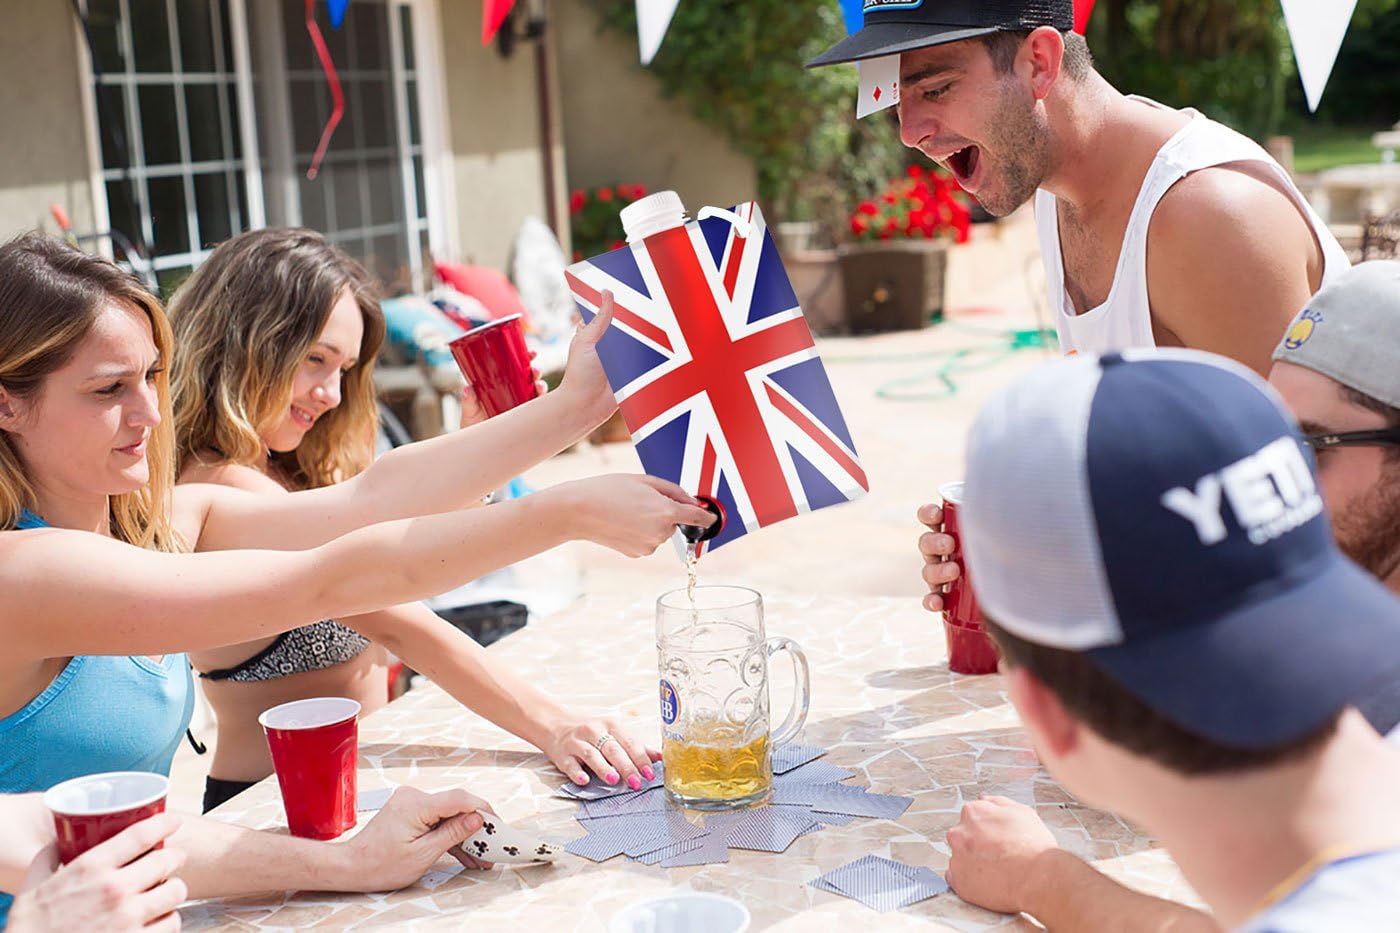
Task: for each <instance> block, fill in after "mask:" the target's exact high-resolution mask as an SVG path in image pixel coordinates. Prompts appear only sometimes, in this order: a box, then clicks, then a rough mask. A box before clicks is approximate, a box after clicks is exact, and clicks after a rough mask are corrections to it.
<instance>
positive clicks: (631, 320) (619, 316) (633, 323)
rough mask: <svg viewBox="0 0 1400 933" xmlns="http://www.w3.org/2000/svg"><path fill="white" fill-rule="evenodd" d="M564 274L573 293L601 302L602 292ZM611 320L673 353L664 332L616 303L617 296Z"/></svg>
mask: <svg viewBox="0 0 1400 933" xmlns="http://www.w3.org/2000/svg"><path fill="white" fill-rule="evenodd" d="M564 276H565V277H566V278H567V279H568V280H569V287H570V288H572V289H573V290H574V294H575V295H581V296H582V297H583V299H584V300H585V301H587V302H588V303H589V304H591V305H593V307H595V308H597V307H600V306H601V305H602V304H603V293H602V292H600V291H598V290H597V289H595V288H592V287H590V286H589V285H586V284H584V282H583V280H581V279H580V278H579V277H578V276H576V275H574V274H573V273H572V272H565V273H564ZM613 320H614V321H615V322H617V323H618V324H623V325H626V326H627V327H629V328H631V329H632V330H634V331H636V332H637V333H639V334H641V335H642V336H643V337H645V338H647V339H648V340H650V341H651V342H652V343H654V344H656V345H657V346H658V347H665V348H666V352H667V353H675V352H676V351H675V348H674V347H672V346H671V341H670V339H669V338H668V337H667V336H666V332H665V331H664V330H662V329H661V328H659V327H657V326H656V325H655V324H653V323H651V321H648V320H647V319H646V318H644V317H640V316H638V315H637V314H636V313H635V312H633V311H629V310H627V309H626V308H624V307H623V306H622V305H620V304H618V302H617V298H616V297H614V298H613Z"/></svg>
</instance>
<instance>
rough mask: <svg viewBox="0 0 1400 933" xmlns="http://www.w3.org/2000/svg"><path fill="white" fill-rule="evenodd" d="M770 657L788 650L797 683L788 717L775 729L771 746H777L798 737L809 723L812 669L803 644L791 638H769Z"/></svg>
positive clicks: (770, 742) (770, 658)
mask: <svg viewBox="0 0 1400 933" xmlns="http://www.w3.org/2000/svg"><path fill="white" fill-rule="evenodd" d="M767 647H768V659H769V660H770V661H771V660H772V659H773V655H775V654H777V653H778V652H780V651H786V652H787V653H788V657H790V658H792V672H793V676H794V679H795V681H796V683H795V684H794V685H793V686H794V692H793V697H792V708H791V709H790V710H788V714H787V718H785V719H784V720H783V724H782V725H781V726H779V727H778V728H777V729H775V730H773V733H772V738H771V739H770V741H769V747H770V748H772V747H776V746H778V745H782V744H783V743H785V742H791V741H792V740H793V739H794V738H796V737H797V733H799V732H801V731H802V727H803V726H804V725H806V724H807V708H808V706H809V705H810V702H811V698H812V682H811V671H810V670H809V668H808V666H807V655H806V653H805V652H803V650H802V646H801V645H799V644H798V643H797V642H795V641H793V640H792V639H790V638H770V639H768V646H767Z"/></svg>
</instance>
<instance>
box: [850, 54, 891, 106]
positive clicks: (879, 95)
mask: <svg viewBox="0 0 1400 933" xmlns="http://www.w3.org/2000/svg"><path fill="white" fill-rule="evenodd" d="M856 68H857V69H858V70H859V71H860V97H859V98H857V100H856V119H857V120H859V119H861V118H862V117H868V116H869V115H870V114H872V113H879V112H880V111H881V110H884V109H885V108H886V107H893V106H894V105H895V104H897V103H899V56H898V55H885V56H883V57H881V58H867V59H865V60H864V61H859V62H856Z"/></svg>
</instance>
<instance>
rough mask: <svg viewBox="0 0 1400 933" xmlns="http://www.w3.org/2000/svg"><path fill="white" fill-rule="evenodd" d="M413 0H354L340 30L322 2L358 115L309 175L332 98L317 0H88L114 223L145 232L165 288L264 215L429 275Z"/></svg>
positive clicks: (350, 107) (397, 270)
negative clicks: (317, 47) (316, 43)
mask: <svg viewBox="0 0 1400 933" xmlns="http://www.w3.org/2000/svg"><path fill="white" fill-rule="evenodd" d="M414 6H415V3H414V2H413V0H355V2H353V3H351V4H350V5H349V8H348V10H347V14H346V17H345V21H344V23H343V24H342V26H341V28H340V29H332V28H331V26H330V23H329V22H328V19H327V12H326V6H325V4H320V3H318V4H316V6H315V10H316V13H315V15H316V16H317V22H318V24H319V26H320V29H321V33H322V35H323V36H324V38H325V41H326V44H327V46H328V48H329V49H330V52H331V56H332V58H333V60H334V61H335V65H336V70H337V72H338V74H339V77H340V81H341V85H342V88H343V91H344V94H345V115H344V118H343V119H342V120H341V122H340V125H339V127H338V128H337V129H336V132H335V135H334V136H333V137H332V138H331V143H330V147H329V149H328V150H327V152H326V155H325V158H324V160H323V163H322V165H321V168H320V173H319V175H318V176H317V177H316V178H315V179H308V178H307V177H306V172H307V169H308V167H309V166H310V163H311V158H312V154H313V153H314V151H315V149H316V144H317V141H318V140H319V138H320V134H321V128H322V127H323V126H324V125H325V122H326V119H327V118H328V117H329V115H330V112H331V97H330V92H329V88H328V85H327V81H326V76H325V74H324V73H323V71H322V70H321V66H320V62H319V60H318V59H317V56H316V53H315V51H314V48H313V46H312V42H311V38H310V36H309V35H308V33H307V30H306V23H305V11H306V6H305V3H304V0H86V2H85V4H84V9H85V13H86V16H87V19H88V24H89V30H90V34H91V36H92V39H93V45H94V57H95V64H96V69H95V71H96V72H97V73H96V76H95V77H96V91H97V98H98V99H97V108H96V109H97V114H98V121H99V133H100V138H101V140H102V145H101V156H102V179H103V183H104V184H103V187H104V192H103V193H105V195H106V201H107V213H108V217H109V220H110V226H111V227H112V228H113V229H116V230H119V231H121V232H123V233H125V234H127V235H128V236H130V237H131V238H132V239H134V240H137V241H138V242H143V243H144V244H146V246H147V248H148V249H149V250H150V252H151V253H152V257H153V264H154V268H155V269H156V272H157V276H158V278H159V280H160V283H161V287H162V289H163V290H166V291H167V292H168V291H169V290H170V289H171V288H173V287H174V286H175V285H177V284H178V283H179V282H180V281H182V280H183V278H184V277H185V276H186V275H188V274H189V271H190V270H191V269H192V268H193V267H194V266H195V265H197V264H198V263H199V262H200V261H201V260H202V259H203V258H204V257H205V256H207V255H208V253H209V251H210V250H211V249H212V248H213V247H214V246H215V245H217V244H218V243H219V242H220V241H221V240H223V239H225V238H227V237H229V236H231V235H232V234H233V233H236V232H238V231H240V230H243V229H247V228H248V227H249V226H252V225H255V224H257V223H260V222H262V221H263V219H264V218H265V219H266V222H267V223H270V224H279V225H300V226H307V227H311V228H313V229H316V230H319V231H321V232H323V233H325V234H326V235H327V237H328V238H329V239H331V240H332V241H333V242H335V243H337V244H339V245H340V246H341V247H342V248H343V249H345V250H346V252H348V253H350V254H351V255H352V256H355V257H356V258H358V259H360V260H361V261H363V262H364V263H365V264H366V266H367V267H368V268H369V269H370V271H371V272H372V273H373V274H375V275H376V276H377V277H378V278H379V279H380V280H381V281H382V282H384V283H385V284H386V286H387V287H388V288H389V289H390V291H391V292H392V291H399V290H405V289H411V288H413V287H415V286H417V285H419V284H422V283H423V282H424V267H425V264H426V261H427V259H426V257H427V254H428V227H429V222H428V210H427V203H428V199H427V197H426V192H425V185H424V177H425V166H424V151H423V143H422V130H423V128H422V118H421V112H422V111H421V108H420V104H419V97H420V92H421V88H420V85H421V81H420V75H419V73H418V70H417V61H416V55H415V52H414V48H415V43H414V30H415V28H419V27H417V24H416V23H415V14H414ZM245 21H246V27H244V26H243V25H242V24H243V23H244V22H245ZM239 29H246V35H239V34H237V30H239ZM240 42H243V43H246V45H245V46H244V48H246V49H247V50H248V51H247V52H246V53H243V52H240V53H239V55H238V56H236V55H235V45H236V44H237V43H240ZM240 57H241V58H246V59H249V61H247V62H243V61H239V60H236V59H238V58H240ZM245 94H246V95H247V96H249V97H251V101H245V100H243V99H242V96H243V95H245ZM240 113H245V114H247V113H251V114H252V115H253V116H252V119H251V120H250V123H253V124H256V133H252V132H247V133H245V132H244V127H242V126H241V124H240ZM250 141H251V142H250ZM123 142H124V144H123ZM250 160H251V171H250V165H249V161H250ZM250 177H251V182H252V183H251V184H249V179H250ZM250 188H251V191H250ZM250 197H252V198H253V200H254V203H252V204H250V203H249V198H250Z"/></svg>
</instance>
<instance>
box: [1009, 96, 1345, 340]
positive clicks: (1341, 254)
mask: <svg viewBox="0 0 1400 933" xmlns="http://www.w3.org/2000/svg"><path fill="white" fill-rule="evenodd" d="M1132 99H1133V100H1139V101H1142V102H1144V103H1148V104H1152V105H1153V106H1161V105H1160V104H1156V103H1154V102H1153V101H1149V100H1146V99H1144V98H1141V97H1134V98H1132ZM1183 112H1184V113H1187V114H1189V115H1190V116H1191V121H1190V122H1189V123H1187V124H1186V125H1185V126H1183V127H1182V128H1181V129H1180V130H1178V131H1177V132H1176V135H1174V136H1173V137H1172V138H1171V139H1169V140H1167V142H1166V145H1164V146H1162V148H1161V149H1160V150H1159V151H1158V152H1157V157H1156V158H1155V159H1153V160H1152V165H1151V167H1150V168H1148V170H1147V175H1146V177H1145V178H1143V180H1142V189H1141V190H1140V191H1139V192H1138V197H1137V202H1136V203H1135V204H1134V205H1133V211H1132V214H1131V215H1130V216H1129V218H1128V229H1127V231H1126V232H1125V233H1124V234H1123V248H1122V252H1120V253H1119V256H1118V268H1117V269H1116V270H1115V271H1114V273H1113V285H1112V287H1111V288H1110V289H1109V293H1108V299H1107V300H1106V301H1105V302H1104V303H1103V304H1101V305H1099V306H1098V307H1097V308H1092V309H1090V310H1088V311H1085V312H1084V313H1083V314H1076V313H1075V311H1074V302H1073V301H1071V300H1070V297H1069V293H1068V292H1067V291H1066V290H1065V270H1064V258H1063V256H1062V254H1061V252H1060V228H1059V221H1058V217H1057V212H1056V204H1055V196H1054V195H1053V194H1050V193H1049V192H1048V191H1044V190H1041V191H1038V192H1036V197H1035V224H1036V231H1037V233H1038V234H1039V237H1040V251H1041V256H1042V259H1043V262H1044V264H1045V286H1046V294H1047V295H1048V296H1049V299H1050V314H1051V317H1052V318H1053V319H1054V322H1055V330H1056V331H1057V332H1058V333H1059V335H1060V349H1061V350H1063V351H1064V352H1065V353H1074V352H1079V353H1109V352H1113V351H1115V350H1123V349H1128V348H1131V347H1150V346H1154V343H1155V342H1154V341H1153V339H1152V315H1151V311H1150V308H1149V305H1148V300H1147V228H1148V224H1149V223H1150V222H1151V220H1152V214H1153V212H1154V211H1156V209H1157V203H1158V202H1159V201H1161V200H1162V196H1163V195H1165V194H1166V193H1167V191H1168V189H1170V188H1171V186H1172V185H1174V184H1176V183H1177V182H1178V181H1180V180H1181V179H1182V178H1184V177H1185V176H1187V175H1189V174H1190V173H1191V172H1196V171H1200V170H1201V169H1203V168H1210V167H1211V166H1214V165H1223V164H1226V163H1230V162H1261V163H1263V164H1264V165H1265V166H1267V170H1268V171H1269V172H1272V173H1273V175H1274V177H1276V178H1277V179H1278V180H1279V182H1280V183H1281V184H1282V186H1283V188H1284V190H1285V191H1287V192H1288V193H1289V195H1290V196H1291V197H1292V198H1293V201H1294V203H1295V204H1297V206H1298V208H1299V210H1301V211H1302V212H1303V214H1304V216H1306V217H1307V219H1308V223H1309V224H1311V225H1312V229H1313V233H1314V234H1315V235H1316V236H1317V241H1318V243H1320V244H1321V245H1322V260H1323V267H1322V281H1323V284H1326V283H1327V282H1329V281H1330V280H1331V279H1333V278H1334V277H1335V276H1337V275H1338V274H1339V273H1341V272H1344V271H1345V270H1346V269H1347V268H1348V267H1349V266H1350V265H1351V262H1350V260H1348V259H1347V255H1346V252H1345V251H1344V250H1343V249H1342V247H1341V245H1340V244H1339V243H1338V242H1337V238H1336V237H1334V236H1333V235H1332V231H1330V230H1328V229H1327V225H1326V224H1325V223H1323V221H1322V218H1320V217H1318V215H1317V213H1316V212H1315V211H1314V210H1313V209H1312V207H1311V206H1310V205H1309V204H1308V202H1307V200H1306V199H1305V198H1304V197H1303V195H1302V194H1301V193H1300V192H1299V191H1298V188H1297V186H1295V185H1294V184H1293V179H1291V178H1289V177H1288V173H1287V172H1285V171H1284V170H1283V167H1282V166H1280V165H1279V164H1278V163H1277V162H1275V161H1274V160H1273V158H1272V157H1271V156H1270V155H1269V154H1268V153H1267V152H1265V151H1264V148H1263V147H1262V146H1260V145H1259V144H1258V143H1256V142H1254V141H1253V140H1252V139H1250V138H1248V137H1247V136H1242V135H1240V134H1239V133H1237V132H1235V131H1234V130H1232V129H1230V128H1229V127H1228V126H1225V125H1223V124H1221V123H1216V122H1215V121H1214V120H1210V119H1207V118H1206V117H1205V116H1204V115H1202V114H1201V113H1199V112H1197V111H1195V110H1186V111H1183ZM1290 310H1293V309H1290Z"/></svg>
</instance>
